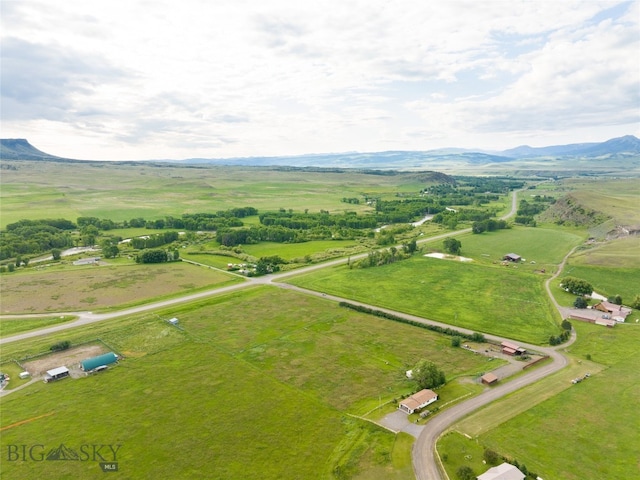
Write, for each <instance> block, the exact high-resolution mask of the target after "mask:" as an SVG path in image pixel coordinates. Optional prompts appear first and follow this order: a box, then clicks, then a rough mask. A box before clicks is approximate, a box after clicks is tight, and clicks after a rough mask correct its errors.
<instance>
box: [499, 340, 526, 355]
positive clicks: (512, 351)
mask: <svg viewBox="0 0 640 480" xmlns="http://www.w3.org/2000/svg"><path fill="white" fill-rule="evenodd" d="M501 346H502V353H505V354H507V355H524V354H525V353H527V350H526V349H524V348H522V347H521V346H520V345H516V344H515V343H511V342H502V344H501Z"/></svg>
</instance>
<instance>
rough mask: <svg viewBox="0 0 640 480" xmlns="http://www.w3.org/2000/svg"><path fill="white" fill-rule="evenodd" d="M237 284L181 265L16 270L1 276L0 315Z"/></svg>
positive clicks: (117, 304)
mask: <svg viewBox="0 0 640 480" xmlns="http://www.w3.org/2000/svg"><path fill="white" fill-rule="evenodd" d="M240 281H242V279H239V278H237V277H234V276H232V275H228V274H226V273H224V272H218V271H215V270H211V269H205V268H199V267H197V266H194V265H190V264H188V263H186V262H175V263H164V264H149V265H138V264H122V265H119V264H118V262H115V263H114V264H112V265H107V266H95V265H89V266H73V265H69V264H66V265H57V266H53V267H51V268H48V267H47V268H44V269H40V268H37V269H36V268H27V269H19V270H17V271H15V272H13V273H8V274H4V275H3V276H2V313H3V314H8V313H39V312H51V311H54V312H55V311H58V312H75V311H85V310H91V311H95V310H99V309H101V310H109V309H114V308H122V307H124V306H132V305H139V304H142V303H145V302H149V301H152V300H160V299H162V298H170V297H175V296H177V295H181V294H186V293H191V292H195V291H199V290H203V289H206V288H213V287H221V286H224V285H228V284H231V283H235V282H240Z"/></svg>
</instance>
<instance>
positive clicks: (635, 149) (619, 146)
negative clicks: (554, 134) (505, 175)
mask: <svg viewBox="0 0 640 480" xmlns="http://www.w3.org/2000/svg"><path fill="white" fill-rule="evenodd" d="M500 153H501V154H502V155H504V156H506V157H511V158H515V159H525V158H540V157H585V158H595V157H601V156H608V157H612V156H627V155H638V154H640V140H638V138H636V137H634V136H633V135H626V136H624V137H619V138H612V139H611V140H607V141H606V142H602V143H574V144H571V145H556V146H551V147H537V148H534V147H530V146H528V145H522V146H520V147H516V148H512V149H509V150H503V151H502V152H500Z"/></svg>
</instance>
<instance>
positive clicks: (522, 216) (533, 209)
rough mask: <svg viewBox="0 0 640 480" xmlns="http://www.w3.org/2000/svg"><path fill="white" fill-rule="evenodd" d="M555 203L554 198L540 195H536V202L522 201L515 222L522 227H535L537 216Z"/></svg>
mask: <svg viewBox="0 0 640 480" xmlns="http://www.w3.org/2000/svg"><path fill="white" fill-rule="evenodd" d="M553 202H555V199H553V198H552V197H547V196H544V197H541V196H540V195H536V196H535V197H534V202H533V203H530V202H527V201H526V200H520V203H519V204H518V211H517V212H516V218H515V220H514V221H515V222H516V223H519V224H521V225H528V226H530V227H535V226H536V225H537V222H536V220H535V218H534V217H535V215H537V214H539V213H541V212H543V211H544V210H546V209H547V207H548V206H549V205H548V204H549V203H553Z"/></svg>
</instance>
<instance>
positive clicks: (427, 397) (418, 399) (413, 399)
mask: <svg viewBox="0 0 640 480" xmlns="http://www.w3.org/2000/svg"><path fill="white" fill-rule="evenodd" d="M436 400H438V394H437V393H436V392H434V391H432V390H429V389H427V388H425V389H424V390H420V391H419V392H418V393H414V394H413V395H411V396H410V397H407V398H405V399H404V400H402V401H401V402H400V403H399V404H398V409H399V410H402V411H403V412H405V413H408V414H411V413H413V412H415V411H416V410H419V409H421V408H424V407H426V406H427V405H430V404H432V403H433V402H435V401H436Z"/></svg>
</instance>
